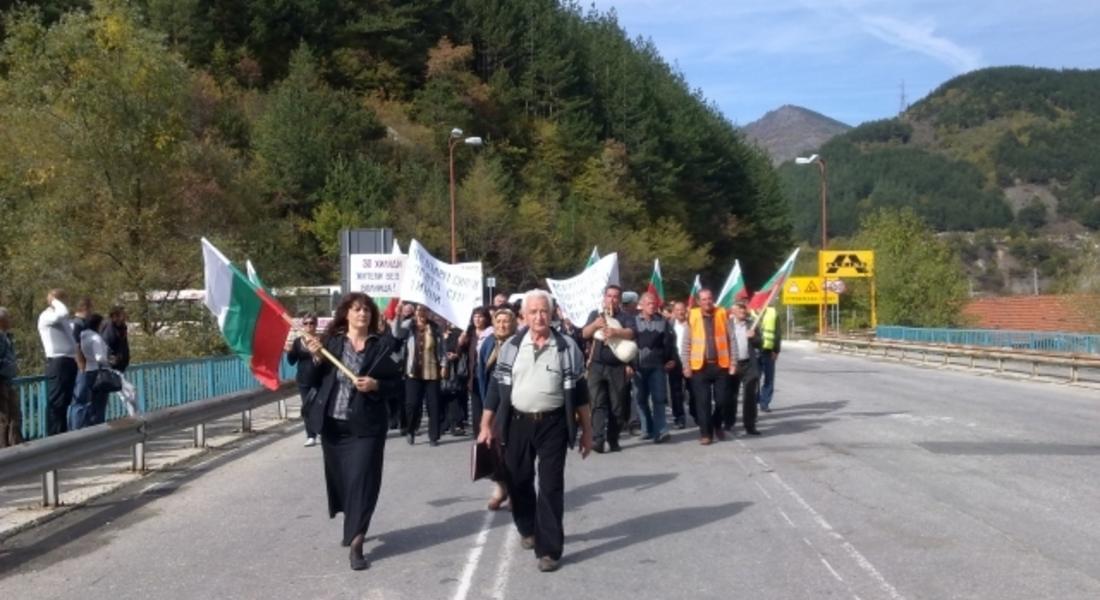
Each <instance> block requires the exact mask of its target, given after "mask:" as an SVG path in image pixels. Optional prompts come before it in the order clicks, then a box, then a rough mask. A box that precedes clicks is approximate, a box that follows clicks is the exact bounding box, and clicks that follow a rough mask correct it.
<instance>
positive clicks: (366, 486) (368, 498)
mask: <svg viewBox="0 0 1100 600" xmlns="http://www.w3.org/2000/svg"><path fill="white" fill-rule="evenodd" d="M321 433H322V435H321V450H322V454H323V455H324V462H325V489H326V491H327V492H328V516H329V518H335V517H336V514H337V513H344V537H343V544H344V545H345V546H349V545H351V542H352V540H353V539H354V538H355V536H357V535H359V534H364V535H365V534H366V533H367V529H368V528H369V527H370V521H371V517H373V516H374V509H375V507H376V506H378V494H379V492H381V491H382V464H383V460H382V459H383V458H384V457H385V449H386V436H385V435H378V436H369V437H358V436H356V435H355V434H354V433H352V432H351V428H350V427H348V424H347V422H345V421H339V420H336V419H333V418H330V417H325V421H324V425H322V429H321Z"/></svg>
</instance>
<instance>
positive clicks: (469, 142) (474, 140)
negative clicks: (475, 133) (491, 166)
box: [465, 137, 484, 146]
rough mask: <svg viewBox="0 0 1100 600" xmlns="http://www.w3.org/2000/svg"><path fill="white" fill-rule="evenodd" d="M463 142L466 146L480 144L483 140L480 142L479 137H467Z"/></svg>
mask: <svg viewBox="0 0 1100 600" xmlns="http://www.w3.org/2000/svg"><path fill="white" fill-rule="evenodd" d="M465 143H466V145H467V146H480V145H482V144H483V143H484V142H482V140H481V138H479V137H468V138H466V140H465Z"/></svg>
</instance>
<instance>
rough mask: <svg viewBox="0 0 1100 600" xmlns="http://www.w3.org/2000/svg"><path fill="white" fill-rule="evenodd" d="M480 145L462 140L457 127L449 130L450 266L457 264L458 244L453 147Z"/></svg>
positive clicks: (479, 141)
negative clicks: (456, 235)
mask: <svg viewBox="0 0 1100 600" xmlns="http://www.w3.org/2000/svg"><path fill="white" fill-rule="evenodd" d="M482 143H483V142H482V140H481V138H479V137H468V138H463V137H462V130H461V129H459V128H457V127H455V128H454V129H452V130H451V138H450V140H448V141H447V150H448V151H449V152H450V157H451V159H450V165H451V264H455V263H457V262H458V244H457V241H456V240H457V238H456V237H455V146H457V145H459V144H466V145H467V146H480V145H481V144H482Z"/></svg>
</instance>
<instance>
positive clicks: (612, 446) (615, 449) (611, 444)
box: [607, 442, 623, 452]
mask: <svg viewBox="0 0 1100 600" xmlns="http://www.w3.org/2000/svg"><path fill="white" fill-rule="evenodd" d="M607 446H608V449H610V450H611V451H612V452H622V451H623V447H622V446H620V445H619V442H608V444H607Z"/></svg>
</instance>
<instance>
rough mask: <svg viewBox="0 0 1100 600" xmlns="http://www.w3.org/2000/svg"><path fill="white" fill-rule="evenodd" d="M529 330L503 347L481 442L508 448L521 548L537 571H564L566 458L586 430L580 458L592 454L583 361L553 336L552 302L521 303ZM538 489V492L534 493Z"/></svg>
mask: <svg viewBox="0 0 1100 600" xmlns="http://www.w3.org/2000/svg"><path fill="white" fill-rule="evenodd" d="M523 309H524V310H525V311H527V315H526V319H525V321H526V322H527V329H525V330H522V331H520V332H519V333H518V334H517V335H515V336H513V337H512V338H511V339H510V340H508V341H507V342H505V343H504V345H503V346H502V347H501V349H500V353H499V355H498V358H497V370H496V372H495V373H494V376H493V383H492V388H491V390H490V392H489V397H490V400H489V402H488V403H487V406H486V408H485V422H484V423H483V428H482V431H481V435H482V438H483V441H491V439H492V438H496V439H499V440H500V442H501V444H502V445H503V446H504V460H505V463H506V464H507V468H508V481H509V483H508V487H509V494H510V496H511V501H512V520H513V521H514V522H515V525H516V529H517V530H518V532H519V535H520V546H522V547H523V548H524V549H526V550H534V552H535V557H536V558H537V559H538V563H537V566H538V569H539V571H542V572H550V571H555V570H557V569H558V566H559V564H560V562H559V561H560V560H561V557H562V551H563V547H564V544H565V533H564V526H563V519H564V515H565V456H566V452H567V451H568V449H569V448H571V447H573V444H574V441H575V440H576V437H577V428H578V426H579V427H580V443H579V449H580V453H581V456H582V457H586V456H588V453H589V451H590V450H591V448H592V428H591V424H590V419H591V415H590V413H589V408H588V398H587V396H586V394H585V391H586V389H587V388H586V386H585V379H584V355H583V354H581V351H580V348H578V347H577V344H576V343H575V342H573V340H572V339H570V338H568V337H566V336H564V335H562V334H560V333H558V332H557V331H554V329H553V328H551V327H550V320H551V318H552V317H553V314H554V300H553V298H551V296H550V294H549V293H547V292H545V291H543V290H532V291H530V292H528V293H527V295H526V296H525V298H524V301H523ZM536 482H537V491H536Z"/></svg>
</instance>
